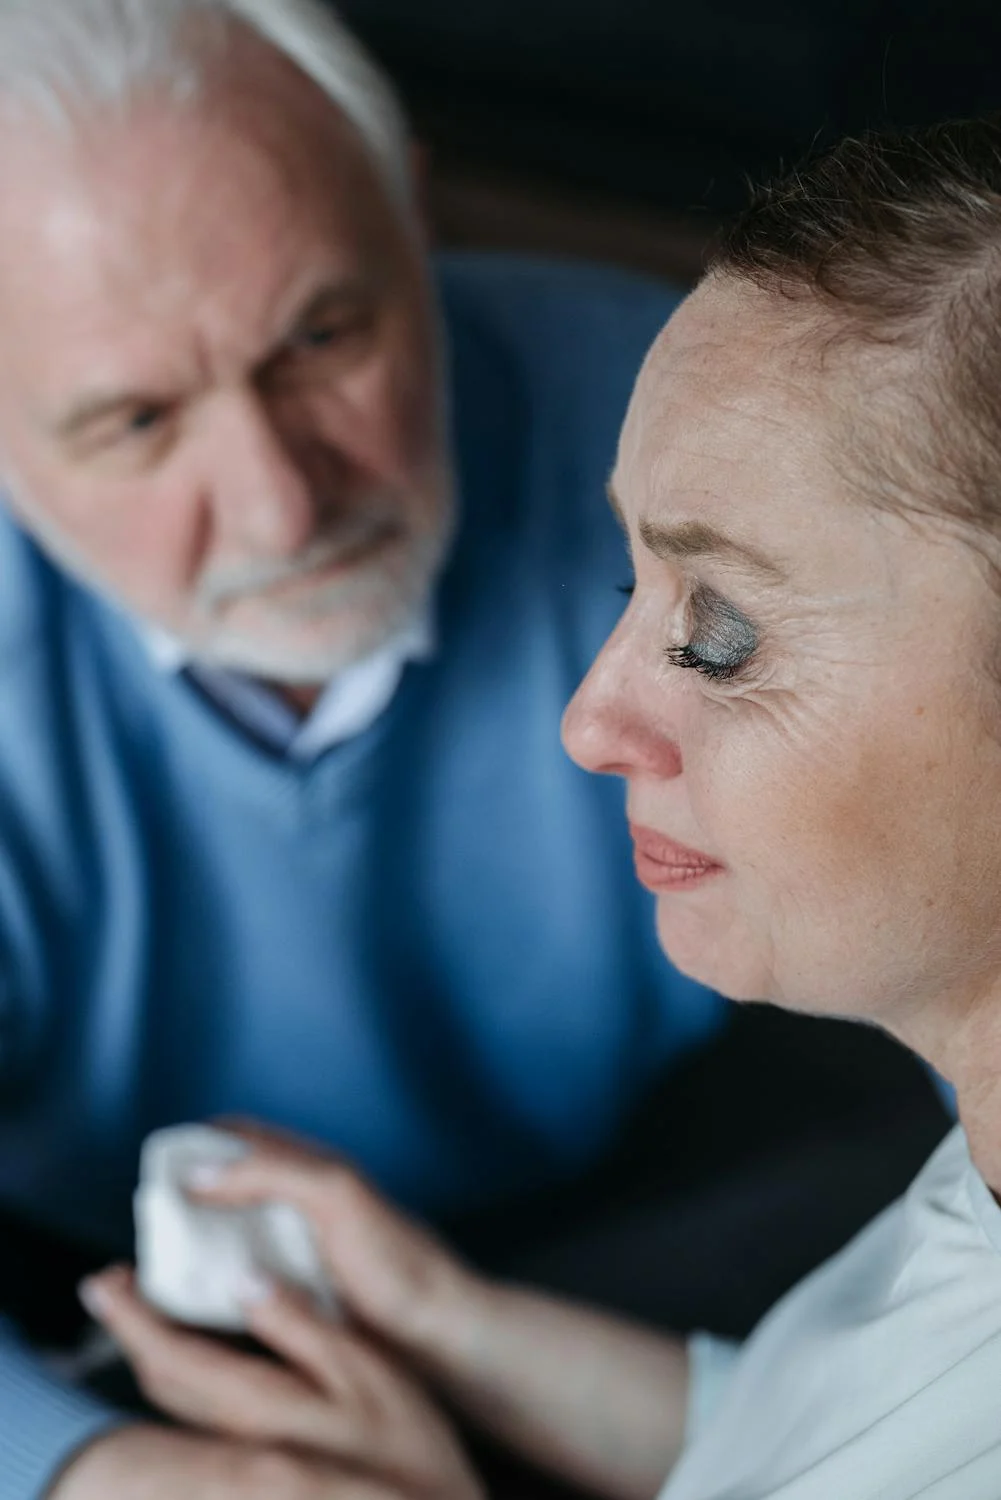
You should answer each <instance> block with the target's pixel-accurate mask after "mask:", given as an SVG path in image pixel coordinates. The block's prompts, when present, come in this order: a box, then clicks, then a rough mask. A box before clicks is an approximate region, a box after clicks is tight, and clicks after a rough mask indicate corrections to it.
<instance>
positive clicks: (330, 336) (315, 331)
mask: <svg viewBox="0 0 1001 1500" xmlns="http://www.w3.org/2000/svg"><path fill="white" fill-rule="evenodd" d="M341 332H342V330H341V329H340V328H332V327H328V328H307V329H304V330H303V332H302V333H300V334H299V336H298V338H297V339H296V343H297V344H298V345H299V347H300V348H302V349H326V348H327V347H328V346H329V345H330V344H334V343H336V342H337V339H338V338H339V337H340V335H341Z"/></svg>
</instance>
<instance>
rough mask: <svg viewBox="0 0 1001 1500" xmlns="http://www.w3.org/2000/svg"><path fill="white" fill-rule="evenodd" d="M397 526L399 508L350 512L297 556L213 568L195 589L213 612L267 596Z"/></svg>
mask: <svg viewBox="0 0 1001 1500" xmlns="http://www.w3.org/2000/svg"><path fill="white" fill-rule="evenodd" d="M398 526H399V509H398V507H396V506H393V507H390V506H388V505H386V504H385V503H382V504H381V505H375V506H372V507H370V508H364V509H361V510H358V511H355V512H353V513H352V514H351V515H350V516H349V517H342V518H340V519H338V520H337V521H335V522H333V523H332V524H331V525H330V526H329V527H328V529H327V530H326V532H325V533H324V534H322V535H321V536H319V537H316V538H315V539H314V540H313V541H312V542H310V544H309V546H308V547H307V548H305V550H304V551H302V552H300V553H299V554H298V556H297V557H294V558H283V559H282V560H281V561H280V562H249V563H239V564H234V565H233V566H232V567H225V568H216V569H215V570H214V571H213V572H211V573H209V574H207V575H206V577H205V578H204V579H203V580H202V582H201V583H200V585H199V588H198V599H199V603H200V604H201V605H202V607H203V608H205V609H207V610H210V611H213V610H217V609H219V608H220V607H221V606H222V605H225V604H230V603H232V602H233V600H235V599H240V598H243V597H245V596H249V595H254V594H261V593H266V592H267V590H268V589H272V588H277V587H279V586H280V585H281V584H284V583H292V582H294V581H295V580H296V579H299V578H303V577H306V576H307V575H308V574H310V573H313V572H318V571H320V570H321V569H323V568H327V567H330V566H332V565H334V564H336V563H338V562H341V561H342V560H343V559H345V558H347V557H350V556H351V555H352V554H353V553H357V552H363V551H365V550H366V549H367V548H368V547H369V546H370V545H372V544H374V543H375V542H377V541H379V540H380V539H381V538H382V537H384V536H388V535H389V533H390V532H391V531H392V530H395V529H397V527H398Z"/></svg>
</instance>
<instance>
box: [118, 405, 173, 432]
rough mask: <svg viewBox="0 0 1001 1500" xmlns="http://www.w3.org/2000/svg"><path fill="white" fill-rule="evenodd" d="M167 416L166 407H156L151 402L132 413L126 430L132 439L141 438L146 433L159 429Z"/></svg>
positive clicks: (127, 421) (138, 407)
mask: <svg viewBox="0 0 1001 1500" xmlns="http://www.w3.org/2000/svg"><path fill="white" fill-rule="evenodd" d="M166 414H167V408H166V407H165V406H156V405H155V404H154V403H153V402H150V403H149V404H148V405H146V406H137V407H136V408H135V410H134V411H132V412H130V413H129V415H128V418H127V420H126V424H125V430H126V432H127V433H128V435H129V436H130V437H141V436H142V435H143V434H144V433H147V432H152V431H153V429H154V428H156V427H159V425H160V423H161V422H162V421H163V419H164V417H165V416H166Z"/></svg>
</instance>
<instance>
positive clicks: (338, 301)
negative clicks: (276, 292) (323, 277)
mask: <svg viewBox="0 0 1001 1500" xmlns="http://www.w3.org/2000/svg"><path fill="white" fill-rule="evenodd" d="M372 292H373V287H372V282H371V279H370V278H368V277H366V276H349V277H346V278H345V279H344V280H343V281H328V282H327V283H326V284H325V285H324V286H321V287H319V288H318V289H317V291H315V292H313V294H312V295H311V296H310V297H308V298H307V299H306V301H305V302H304V303H303V305H302V306H301V307H298V308H297V309H296V310H295V313H294V314H293V316H292V319H291V322H290V324H289V327H290V329H291V330H292V332H295V331H296V330H297V329H300V328H303V327H305V325H306V324H307V323H312V322H314V321H315V320H316V319H317V318H322V317H324V316H325V315H327V314H329V313H335V312H339V311H340V310H342V309H343V308H351V307H357V306H359V304H361V303H364V302H367V301H369V300H370V298H371V296H372Z"/></svg>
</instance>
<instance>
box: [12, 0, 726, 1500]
mask: <svg viewBox="0 0 1001 1500" xmlns="http://www.w3.org/2000/svg"><path fill="white" fill-rule="evenodd" d="M0 114H2V122H3V123H2V128H3V138H4V151H3V156H2V161H0V329H2V334H3V336H2V338H0V476H2V481H3V489H4V494H5V496H6V499H7V511H6V514H5V516H4V517H3V518H2V520H0V1098H2V1114H0V1202H2V1205H3V1207H4V1210H5V1212H6V1213H7V1214H8V1215H10V1216H12V1217H15V1218H20V1219H24V1220H27V1221H29V1222H32V1223H36V1224H41V1225H43V1226H45V1227H46V1228H48V1229H51V1230H54V1231H56V1232H58V1233H59V1234H60V1235H62V1236H65V1237H67V1238H69V1239H71V1240H75V1241H77V1242H80V1243H88V1244H92V1245H94V1246H99V1247H101V1248H107V1249H108V1250H112V1251H114V1250H126V1251H127V1249H128V1246H129V1243H130V1235H129V1230H130V1192H131V1188H132V1186H133V1182H134V1175H135V1170H136V1160H137V1152H138V1147H139V1144H140V1142H141V1140H142V1138H143V1137H144V1135H145V1134H146V1133H147V1132H148V1131H149V1130H150V1129H151V1128H153V1127H155V1126H158V1125H162V1124H165V1123H169V1122H172V1121H178V1120H194V1119H202V1118H206V1117H210V1116H213V1115H216V1114H218V1113H221V1112H232V1111H239V1112H241V1113H244V1114H253V1115H256V1116H258V1117H262V1118H265V1119H267V1120H270V1121H273V1122H277V1123H280V1124H283V1125H286V1126H290V1127H294V1128H297V1129H299V1130H302V1131H306V1132H308V1133H310V1134H311V1135H313V1136H316V1137H319V1138H321V1139H323V1140H326V1141H328V1142H330V1143H333V1144H335V1145H336V1146H337V1147H338V1148H339V1149H340V1150H342V1151H344V1152H346V1153H348V1154H350V1156H351V1157H353V1158H355V1159H357V1160H358V1161H359V1162H360V1163H361V1164H362V1165H363V1166H364V1167H365V1169H366V1170H367V1171H368V1172H369V1173H370V1174H372V1175H373V1177H374V1178H375V1179H376V1180H377V1181H378V1182H379V1183H380V1185H381V1186H382V1187H383V1188H384V1189H386V1190H388V1191H389V1192H391V1193H392V1194H393V1195H395V1196H396V1197H397V1198H398V1199H400V1200H402V1201H403V1202H405V1203H407V1204H409V1205H411V1206H412V1207H415V1208H417V1209H418V1210H420V1211H422V1212H423V1213H425V1214H426V1215H428V1216H430V1217H432V1218H434V1217H440V1216H443V1215H448V1214H456V1213H458V1212H460V1211H464V1210H468V1209H471V1208H473V1207H475V1206H477V1205H479V1204H482V1203H484V1202H486V1201H489V1200H493V1201H495V1202H497V1201H500V1200H501V1199H502V1198H503V1196H504V1195H507V1194H510V1193H512V1192H514V1191H515V1190H518V1191H521V1190H524V1189H526V1188H528V1187H531V1186H533V1185H534V1186H539V1185H542V1184H544V1183H545V1182H546V1181H548V1180H553V1179H555V1178H557V1177H558V1176H561V1175H563V1176H565V1175H568V1174H570V1173H572V1172H573V1171H574V1170H576V1169H579V1168H580V1167H581V1166H582V1165H584V1164H586V1162H587V1161H588V1160H589V1159H591V1158H593V1156H594V1155H595V1153H596V1152H597V1151H598V1149H599V1148H600V1147H601V1146H603V1145H604V1144H605V1143H607V1142H608V1140H609V1139H610V1138H611V1136H612V1134H613V1132H614V1130H615V1128H616V1126H617V1124H618V1122H619V1121H620V1120H621V1118H622V1114H623V1111H624V1109H625V1107H626V1105H627V1103H628V1102H629V1101H630V1100H632V1099H634V1098H635V1097H636V1095H637V1094H638V1092H639V1091H640V1090H641V1089H642V1088H643V1087H644V1086H645V1085H646V1084H647V1083H648V1082H649V1081H650V1080H651V1079H652V1078H653V1076H654V1075H655V1073H656V1071H657V1070H659V1069H660V1068H661V1067H662V1066H663V1065H664V1064H665V1063H667V1062H669V1061H670V1059H671V1058H672V1057H673V1056H675V1055H676V1054H678V1053H679V1051H681V1050H682V1049H683V1048H685V1047H686V1046H689V1045H690V1044H691V1043H692V1042H693V1041H695V1040H697V1039H698V1038H700V1037H702V1036H705V1035H707V1034H708V1033H709V1032H710V1031H711V1030H712V1029H713V1028H714V1027H715V1026H716V1024H717V1021H718V1015H719V1005H718V1002H717V1001H716V1000H715V999H714V998H713V997H711V996H709V995H707V994H706V992H704V991H702V990H700V989H699V988H698V987H697V986H695V985H692V984H689V983H688V982H686V981H684V980H682V979H681V978H679V977H678V976H677V975H674V976H671V977H670V978H668V979H666V980H665V978H664V977H663V974H662V964H661V960H660V958H659V955H658V953H657V950H656V946H655V942H654V939H653V936H652V923H651V922H650V920H649V914H648V911H647V905H648V898H647V897H645V896H643V895H641V894H640V892H639V890H638V888H637V887H636V886H635V884H634V882H633V879H632V876H631V871H630V868H629V857H628V853H627V847H628V846H627V840H626V836H625V833H624V831H623V829H622V828H621V827H620V813H619V806H618V802H619V797H618V794H617V793H616V792H615V791H614V789H611V790H610V789H609V787H607V786H602V785H598V784H597V783H591V782H589V781H588V780H587V779H586V778H585V777H584V775H583V774H582V773H581V772H579V771H577V770H575V769H573V768H572V767H571V765H570V764H569V762H568V761H566V760H565V759H564V757H563V754H562V752H561V749H560V746H559V740H558V721H559V714H560V710H561V708H562V706H563V704H564V702H565V700H566V699H567V698H568V696H569V695H570V693H571V691H572V689H573V687H574V686H575V684H576V682H577V681H578V679H579V677H580V676H581V675H582V672H583V669H584V667H585V666H586V664H587V662H588V661H589V659H590V658H591V656H592V655H593V654H594V651H595V649H596V647H597V646H598V644H599V642H600V641H601V639H602V637H603V636H604V635H605V633H606V631H607V629H608V627H609V624H610V621H611V620H612V619H613V617H614V615H615V613H616V610H617V608H618V601H617V599H616V597H615V587H614V586H615V584H616V583H617V582H621V581H623V580H622V573H623V558H622V551H621V540H620V538H619V537H618V535H617V533H616V532H615V529H614V527H613V526H612V524H611V523H610V522H609V520H608V519H607V513H606V507H605V504H604V501H603V498H602V493H601V492H602V488H603V479H604V474H605V472H606V470H607V467H608V464H609V461H610V459H611V457H612V454H613V449H614V441H615V434H616V429H617V426H618V423H619V421H620V418H621V416H622V412H623V410H624V407H625V404H626V400H627V397H628V392H629V389H630V385H631V381H632V377H633V375H634V373H635V370H636V368H637V367H638V365H639V363H640V359H641V356H642V353H643V351H644V349H645V347H646V346H647V344H648V343H649V342H650V340H651V338H652V336H653V334H654V333H655V331H656V330H657V329H658V327H659V326H660V325H661V324H662V323H663V321H664V319H665V317H666V316H667V314H668V313H669V311H670V309H671V298H670V297H669V296H668V295H666V294H665V293H663V292H661V291H660V290H658V289H657V288H655V287H651V286H649V285H645V284H642V283H637V282H634V281H631V280H629V279H628V278H623V277H618V276H614V275H603V274H596V273H592V272H586V271H571V270H562V271H558V272H553V271H550V270H545V269H540V268H537V267H530V266H520V265H516V264H505V263H501V262H490V261H483V262H477V261H461V260H458V261H450V262H447V263H445V264H443V265H441V266H440V267H439V268H438V270H437V272H436V275H435V278H434V280H433V281H432V278H431V276H430V273H429V270H428V266H427V264H426V261H425V255H424V248H423V245H422V241H421V233H420V225H419V222H418V217H417V214H416V211H415V206H414V194H413V183H412V181H411V175H410V170H409V165H408V155H407V145H406V140H405V136H404V133H403V129H402V126H401V124H400V121H399V118H398V116H397V112H396V108H395V105H394V103H393V100H392V97H391V95H390V94H389V93H388V91H387V88H386V86H385V84H384V83H383V81H382V80H381V79H380V77H379V76H378V75H377V74H376V72H375V71H374V70H373V68H372V67H371V65H370V64H369V63H368V62H367V61H366V60H365V59H364V57H363V56H362V55H361V54H360V53H359V52H358V50H357V47H356V46H355V44H354V43H353V42H352V41H351V39H350V38H349V37H348V36H346V35H345V34H344V32H343V31H342V30H341V29H340V28H339V27H338V26H337V24H336V23H335V21H334V19H333V18H332V17H331V15H330V14H329V13H328V12H326V11H325V10H324V9H323V8H322V7H319V6H317V5H314V4H312V3H310V0H0ZM2 1291H3V1289H2V1288H0V1297H2ZM115 1422H116V1418H115V1414H114V1413H113V1412H112V1411H110V1410H108V1409H106V1408H105V1407H103V1406H102V1405H100V1404H99V1403H97V1402H95V1401H91V1400H90V1399H89V1398H88V1397H86V1396H84V1395H83V1394H81V1393H78V1392H76V1391H74V1390H72V1389H70V1388H69V1387H66V1386H64V1385H62V1384H60V1383H59V1381H58V1380H56V1379H55V1378H54V1377H52V1376H51V1375H50V1374H49V1373H48V1371H47V1370H46V1368H45V1366H44V1365H43V1364H42V1363H41V1362H40V1361H38V1360H37V1359H36V1357H35V1355H34V1353H33V1352H32V1350H31V1349H29V1347H28V1346H27V1344H26V1343H25V1342H24V1341H23V1340H22V1339H20V1336H19V1334H18V1333H17V1331H16V1330H15V1328H14V1327H13V1326H9V1327H8V1329H7V1332H6V1334H5V1341H4V1343H3V1345H2V1348H0V1497H2V1500H33V1497H37V1496H39V1495H41V1494H42V1493H45V1492H47V1490H48V1487H49V1486H50V1485H51V1484H52V1482H53V1480H54V1479H55V1477H56V1476H57V1474H58V1475H61V1478H60V1479H59V1484H58V1494H59V1496H60V1497H61V1500H63V1497H65V1500H84V1497H85V1496H87V1495H90V1494H100V1496H101V1497H102V1500H116V1497H117V1500H130V1497H135V1500H139V1497H140V1496H141V1497H143V1500H160V1497H164V1500H166V1497H168V1496H169V1497H171V1500H174V1497H176V1496H177V1495H178V1494H181V1493H183V1494H185V1495H186V1496H187V1497H190V1500H209V1497H212V1500H223V1497H228V1496H230V1495H236V1494H248V1493H254V1492H255V1491H254V1490H253V1488H252V1482H251V1479H250V1477H249V1471H248V1468H247V1465H248V1463H249V1462H250V1459H251V1458H252V1457H253V1454H252V1453H250V1455H249V1457H248V1453H249V1450H248V1449H247V1448H246V1447H243V1448H239V1447H237V1446H236V1445H234V1444H230V1443H228V1442H226V1441H223V1440H222V1439H220V1440H218V1441H215V1440H209V1439H197V1440H196V1439H195V1438H194V1437H190V1436H188V1435H186V1434H184V1433H183V1432H176V1433H168V1432H162V1433H156V1432H153V1433H150V1432H149V1431H148V1430H145V1429H144V1430H143V1432H142V1434H141V1435H140V1438H139V1440H137V1439H136V1435H135V1433H130V1432H128V1430H126V1431H125V1433H124V1434H123V1432H122V1431H121V1430H119V1429H117V1428H116V1426H115ZM95 1453H100V1455H101V1462H100V1463H99V1464H98V1465H97V1466H96V1467H95V1465H94V1463H93V1461H92V1460H93V1455H94V1454H95ZM291 1462H292V1461H291V1460H288V1461H287V1462H286V1465H285V1467H284V1468H283V1470H282V1473H283V1475H285V1479H283V1481H282V1482H283V1483H286V1482H288V1483H291V1481H288V1474H289V1472H290V1470H289V1464H290V1463H291ZM303 1465H304V1467H303V1468H302V1471H301V1474H300V1475H299V1478H300V1479H301V1486H299V1487H297V1488H295V1489H294V1493H295V1495H297V1496H298V1495H300V1494H301V1495H306V1494H309V1495H311V1496H312V1495H315V1496H320V1495H321V1494H322V1495H328V1494H335V1493H337V1494H340V1493H341V1491H340V1490H338V1489H336V1487H335V1483H336V1477H335V1476H333V1475H332V1474H328V1473H327V1472H326V1471H321V1467H319V1466H318V1465H317V1463H315V1462H311V1464H310V1466H309V1467H308V1469H307V1468H306V1467H305V1460H303ZM262 1473H263V1474H265V1475H268V1474H270V1478H267V1479H266V1480H262V1481H261V1482H262V1483H264V1484H265V1488H267V1486H268V1485H270V1486H271V1488H270V1489H269V1490H268V1493H269V1495H270V1496H271V1497H272V1500H283V1494H284V1492H283V1493H282V1494H279V1493H278V1491H277V1490H276V1489H275V1488H274V1474H273V1472H272V1471H268V1470H266V1469H265V1470H259V1469H258V1470H254V1474H256V1475H257V1476H258V1478H260V1475H261V1474H262ZM310 1486H312V1487H310ZM292 1493H293V1490H292V1489H289V1497H291V1495H292Z"/></svg>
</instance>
